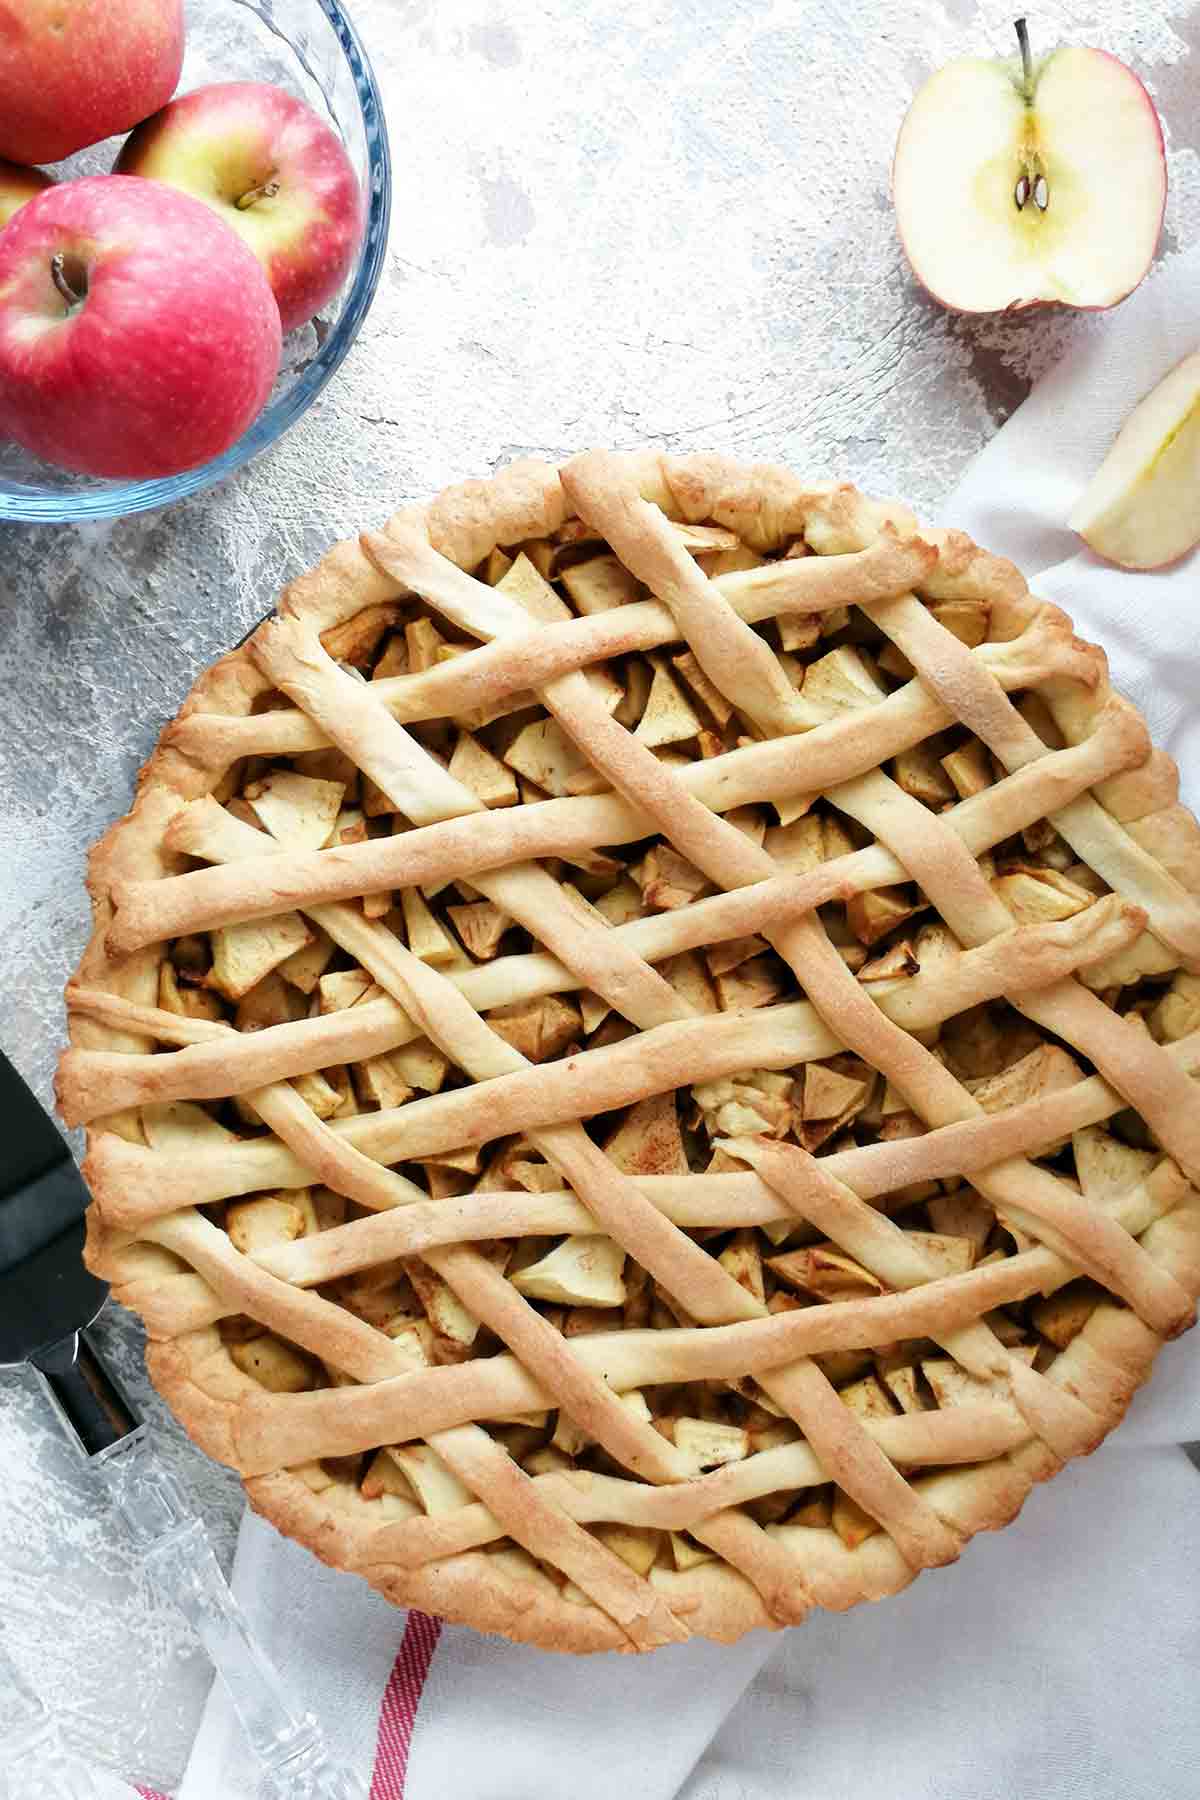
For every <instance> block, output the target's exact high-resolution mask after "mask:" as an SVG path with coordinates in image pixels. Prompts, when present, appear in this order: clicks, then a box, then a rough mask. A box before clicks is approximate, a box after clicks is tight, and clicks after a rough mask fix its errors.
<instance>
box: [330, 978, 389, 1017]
mask: <svg viewBox="0 0 1200 1800" xmlns="http://www.w3.org/2000/svg"><path fill="white" fill-rule="evenodd" d="M382 993H383V989H382V988H377V987H376V986H375V983H374V982H373V981H372V979H371V977H370V976H369V975H368V974H366V973H365V972H364V971H363V970H362V969H338V970H337V971H336V972H335V973H334V974H332V975H322V977H321V979H320V981H318V983H317V995H318V1000H317V1005H318V1007H319V1009H320V1011H321V1012H323V1013H331V1012H342V1011H344V1010H345V1008H346V1007H348V1006H357V1005H358V1003H359V1001H360V1000H365V999H367V998H376V997H378V996H379V995H380V994H382Z"/></svg>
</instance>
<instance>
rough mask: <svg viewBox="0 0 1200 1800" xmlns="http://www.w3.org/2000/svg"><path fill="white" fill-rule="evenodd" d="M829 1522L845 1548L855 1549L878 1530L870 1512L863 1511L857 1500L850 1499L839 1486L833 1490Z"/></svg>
mask: <svg viewBox="0 0 1200 1800" xmlns="http://www.w3.org/2000/svg"><path fill="white" fill-rule="evenodd" d="M829 1522H830V1524H831V1525H832V1526H833V1529H834V1530H835V1531H836V1532H837V1534H838V1536H839V1537H840V1538H841V1540H842V1542H843V1544H845V1546H846V1548H847V1550H857V1549H858V1546H859V1545H860V1544H865V1543H866V1541H867V1539H868V1538H869V1537H874V1536H875V1533H876V1532H877V1531H878V1530H879V1525H878V1523H877V1521H876V1520H875V1519H873V1518H872V1517H871V1515H870V1513H869V1512H864V1511H863V1509H862V1507H861V1506H860V1505H859V1504H858V1502H857V1500H852V1499H851V1498H850V1496H849V1494H846V1493H843V1492H842V1489H841V1488H834V1490H833V1511H832V1514H831V1515H830V1520H829Z"/></svg>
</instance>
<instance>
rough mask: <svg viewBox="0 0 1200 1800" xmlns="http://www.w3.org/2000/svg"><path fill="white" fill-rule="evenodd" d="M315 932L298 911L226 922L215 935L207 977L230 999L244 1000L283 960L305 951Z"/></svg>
mask: <svg viewBox="0 0 1200 1800" xmlns="http://www.w3.org/2000/svg"><path fill="white" fill-rule="evenodd" d="M313 937H314V933H313V931H312V929H311V928H310V927H309V926H308V925H307V924H306V923H305V922H304V920H303V919H302V918H301V917H300V914H299V913H297V912H286V913H276V914H275V915H274V916H273V917H272V918H267V919H250V920H248V921H247V922H246V923H244V924H241V925H222V926H221V927H220V929H219V930H217V931H214V932H213V934H212V955H213V961H212V968H211V969H210V970H209V972H208V974H207V976H206V977H205V983H206V985H207V986H208V987H211V988H216V990H217V991H218V993H221V994H224V996H225V998H226V999H227V1000H240V999H241V998H242V995H243V994H248V993H249V992H250V989H251V988H252V987H255V986H257V984H258V983H259V982H260V981H261V980H262V979H263V977H264V975H269V974H270V973H271V971H272V969H277V968H278V967H279V965H280V963H283V962H286V961H287V959H288V957H289V956H294V955H295V954H296V952H297V950H303V949H304V948H305V946H306V945H308V944H311V943H312V941H313Z"/></svg>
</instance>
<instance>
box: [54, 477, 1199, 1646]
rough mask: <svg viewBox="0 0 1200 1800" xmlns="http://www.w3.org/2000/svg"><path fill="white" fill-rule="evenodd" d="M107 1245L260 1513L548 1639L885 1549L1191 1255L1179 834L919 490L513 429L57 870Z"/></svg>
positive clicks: (649, 1619)
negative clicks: (571, 452)
mask: <svg viewBox="0 0 1200 1800" xmlns="http://www.w3.org/2000/svg"><path fill="white" fill-rule="evenodd" d="M89 886H90V891H91V895H92V900H93V905H94V915H95V930H94V935H93V937H92V940H91V943H90V944H89V946H88V949H87V951H86V954H85V955H84V958H83V961H82V963H81V965H80V968H79V970H78V972H77V974H76V976H75V978H74V980H73V981H72V983H71V985H70V987H69V989H68V1000H69V1008H70V1021H71V1044H72V1047H71V1048H70V1049H69V1050H67V1052H66V1053H65V1054H64V1056H63V1059H62V1064H61V1068H60V1075H59V1097H60V1104H61V1107H62V1111H63V1114H64V1116H65V1118H66V1119H67V1120H68V1122H70V1123H73V1124H81V1123H82V1124H86V1125H87V1127H88V1155H87V1161H86V1165H85V1170H86V1173H87V1176H88V1179H89V1181H90V1184H91V1188H92V1192H93V1195H94V1204H93V1206H92V1208H91V1211H90V1215H89V1221H90V1224H89V1240H88V1242H89V1249H88V1255H89V1260H90V1263H91V1265H92V1267H93V1268H94V1269H95V1270H96V1271H97V1272H98V1273H100V1274H102V1275H103V1276H105V1277H106V1278H107V1279H108V1280H109V1281H111V1282H112V1284H113V1286H114V1289H115V1292H116V1294H117V1297H118V1298H119V1299H120V1300H121V1301H122V1302H124V1303H125V1304H126V1305H127V1306H130V1307H132V1308H134V1309H135V1310H136V1311H137V1312H139V1313H140V1314H141V1315H142V1317H143V1319H144V1320H145V1322H146V1326H147V1330H148V1334H149V1347H148V1351H147V1360H148V1364H149V1368H150V1372H151V1375H152V1377H153V1379H154V1381H155V1383H156V1384H157V1386H158V1387H159V1389H160V1390H161V1392H162V1393H163V1394H164V1395H165V1396H166V1398H167V1400H168V1401H169V1402H170V1404H171V1406H172V1407H173V1409H174V1410H175V1412H176V1413H177V1414H178V1416H179V1418H180V1419H181V1420H182V1421H183V1422H184V1424H185V1425H186V1427H187V1428H188V1430H189V1431H190V1433H191V1434H192V1436H193V1437H194V1438H195V1439H196V1441H197V1442H198V1443H199V1444H201V1445H202V1446H203V1447H204V1448H205V1449H206V1450H207V1451H208V1452H209V1453H210V1454H211V1455H213V1456H215V1457H217V1458H219V1459H220V1460H221V1461H223V1462H225V1463H227V1464H229V1465H230V1466H231V1467H233V1468H234V1469H236V1470H238V1471H239V1472H240V1474H241V1475H242V1477H243V1479H244V1481H245V1485H246V1490H247V1493H248V1495H249V1497H250V1500H251V1503H252V1504H253V1505H254V1506H255V1507H256V1508H257V1509H258V1510H259V1511H260V1512H261V1513H263V1514H264V1515H265V1516H266V1517H267V1518H269V1519H270V1520H272V1521H273V1522H274V1523H275V1524H276V1526H277V1527H278V1528H279V1529H280V1530H281V1531H283V1532H285V1533H287V1534H289V1535H291V1536H292V1537H294V1538H296V1539H298V1540H299V1541H300V1542H302V1543H304V1544H306V1545H308V1546H309V1547H310V1548H311V1549H312V1550H313V1551H315V1552H316V1554H317V1555H318V1556H320V1557H322V1558H323V1559H324V1560H325V1561H327V1562H329V1563H332V1564H334V1565H337V1566H339V1567H341V1568H344V1569H350V1570H355V1571H357V1572H358V1573H360V1574H361V1575H363V1576H365V1577H366V1578H367V1580H369V1581H370V1582H371V1583H372V1584H373V1585H374V1586H375V1587H377V1588H378V1589H379V1590H380V1591H381V1592H382V1593H384V1594H385V1595H387V1596H388V1597H389V1598H390V1599H392V1600H395V1601H397V1602H402V1603H405V1604H411V1605H417V1606H421V1607H424V1608H426V1609H427V1610H429V1611H432V1612H436V1613H440V1614H442V1615H444V1616H446V1617H448V1618H452V1619H457V1620H461V1621H465V1622H468V1623H470V1624H473V1625H475V1626H477V1627H479V1628H480V1629H483V1630H488V1631H495V1632H502V1633H504V1634H506V1635H508V1636H509V1637H512V1638H516V1639H523V1640H526V1641H529V1642H533V1643H537V1644H541V1645H544V1646H547V1647H552V1648H556V1649H563V1650H572V1651H593V1650H602V1649H619V1650H649V1649H653V1648H655V1647H657V1646H660V1645H663V1644H667V1643H672V1642H678V1641H681V1640H683V1639H685V1638H686V1637H688V1636H690V1635H706V1636H709V1637H713V1638H717V1639H722V1640H731V1639H734V1638H736V1637H738V1636H739V1635H741V1634H742V1633H743V1632H745V1631H747V1630H749V1629H751V1628H753V1627H756V1626H782V1625H786V1624H791V1623H795V1622H798V1621H800V1620H801V1619H803V1618H804V1616H805V1614H806V1613H807V1612H808V1611H809V1610H810V1609H811V1608H812V1607H813V1606H822V1607H829V1608H835V1609H843V1608H846V1607H849V1606H851V1605H853V1604H855V1603H856V1602H857V1601H859V1600H863V1599H877V1598H880V1597H882V1596H883V1595H886V1594H889V1593H893V1592H895V1591H897V1590H899V1589H901V1588H903V1587H904V1586H905V1585H906V1584H907V1583H908V1582H909V1581H911V1580H912V1578H913V1577H914V1575H916V1574H917V1573H918V1572H919V1571H920V1570H922V1569H924V1568H928V1567H932V1566H938V1565H942V1564H946V1563H949V1562H951V1561H953V1560H954V1559H955V1558H956V1557H957V1556H958V1554H959V1553H960V1551H961V1549H962V1548H963V1546H964V1544H965V1543H966V1542H967V1540H968V1539H969V1538H970V1537H971V1536H972V1535H973V1534H974V1533H975V1532H976V1531H980V1530H992V1529H996V1528H998V1527H1000V1526H1003V1525H1005V1524H1006V1523H1008V1522H1009V1521H1010V1520H1011V1519H1012V1518H1013V1517H1014V1515H1015V1514H1016V1513H1017V1511H1018V1510H1019V1508H1020V1506H1021V1504H1022V1502H1023V1500H1024V1498H1025V1496H1026V1494H1027V1493H1028V1492H1029V1489H1030V1487H1031V1485H1032V1483H1033V1482H1035V1481H1041V1480H1044V1479H1046V1478H1048V1477H1049V1476H1051V1475H1053V1474H1054V1473H1056V1472H1057V1470H1058V1469H1059V1468H1061V1467H1062V1465H1063V1463H1064V1462H1066V1461H1067V1460H1068V1459H1069V1458H1071V1457H1073V1456H1076V1455H1079V1454H1084V1453H1086V1452H1088V1451H1090V1450H1091V1449H1093V1448H1094V1447H1095V1446H1096V1445H1097V1444H1098V1443H1099V1442H1100V1441H1101V1440H1102V1439H1103V1437H1104V1436H1105V1435H1106V1433H1107V1432H1108V1431H1109V1430H1110V1429H1111V1428H1112V1427H1113V1426H1114V1425H1115V1424H1116V1423H1117V1422H1118V1420H1119V1419H1120V1417H1121V1416H1122V1413H1123V1412H1124V1410H1125V1407H1126V1405H1127V1403H1128V1401H1129V1399H1130V1396H1131V1395H1132V1393H1133V1392H1134V1391H1135V1389H1136V1388H1137V1387H1138V1385H1139V1384H1140V1383H1141V1382H1142V1381H1143V1380H1144V1379H1145V1378H1146V1376H1147V1375H1148V1373H1149V1370H1150V1367H1151V1364H1152V1362H1153V1360H1154V1357H1155V1354H1156V1353H1157V1351H1158V1349H1159V1348H1160V1346H1161V1345H1162V1343H1163V1342H1164V1340H1165V1339H1167V1338H1170V1337H1172V1336H1175V1335H1176V1334H1178V1333H1179V1332H1181V1331H1183V1330H1184V1329H1185V1328H1186V1327H1187V1326H1189V1325H1190V1324H1191V1323H1192V1322H1193V1319H1194V1316H1195V1306H1194V1302H1195V1299H1196V1296H1197V1293H1198V1292H1200V1200H1198V1198H1197V1194H1196V1192H1195V1190H1194V1189H1193V1187H1192V1185H1191V1183H1192V1181H1193V1180H1195V1179H1196V1178H1197V1177H1198V1176H1200V1113H1198V1109H1197V1108H1196V1106H1195V1105H1194V1103H1193V1102H1194V1095H1195V1089H1194V1087H1193V1085H1192V1082H1191V1079H1190V1077H1191V1076H1192V1074H1193V1072H1194V1071H1195V1070H1196V1069H1197V1068H1200V975H1198V974H1197V971H1198V970H1200V903H1198V901H1197V898H1196V896H1197V894H1198V893H1200V830H1198V828H1197V825H1196V822H1195V821H1194V820H1193V818H1192V817H1191V815H1190V814H1189V813H1187V812H1186V811H1185V810H1184V809H1183V808H1182V807H1181V806H1180V805H1179V804H1178V801H1177V778H1176V772H1175V769H1174V765H1173V764H1172V763H1171V761H1170V760H1169V758H1168V757H1166V756H1165V755H1164V754H1162V753H1161V752H1159V751H1156V750H1154V749H1152V747H1151V745H1150V742H1149V738H1148V734H1147V731H1146V728H1145V725H1144V723H1143V721H1142V719H1141V718H1140V716H1139V714H1138V713H1137V712H1136V711H1135V710H1134V708H1132V707H1131V706H1130V705H1129V704H1128V702H1127V701H1125V700H1123V699H1122V698H1120V697H1119V696H1118V695H1117V694H1115V693H1114V692H1113V691H1112V689H1111V688H1110V686H1109V684H1108V680H1107V674H1106V667H1105V661H1104V657H1103V654H1102V653H1101V652H1100V651H1099V650H1098V649H1096V648H1095V647H1094V646H1092V645H1089V644H1086V643H1082V642H1080V641H1079V640H1078V639H1076V638H1075V637H1074V636H1073V635H1072V630H1071V624H1070V621H1069V619H1068V618H1067V617H1066V616H1065V614H1063V613H1062V612H1061V611H1059V610H1058V609H1057V608H1055V607H1053V606H1049V605H1047V604H1045V603H1043V602H1041V601H1039V600H1037V599H1036V598H1034V597H1033V596H1031V595H1030V593H1029V592H1028V590H1027V588H1026V585H1025V582H1024V580H1023V579H1022V577H1021V576H1020V574H1019V573H1018V571H1017V570H1016V569H1015V568H1014V567H1013V566H1012V565H1011V564H1010V563H1007V562H1004V561H1001V560H1000V559H998V558H996V557H994V556H991V555H989V554H988V553H987V552H986V551H985V550H982V549H979V548H977V547H976V546H975V545H974V544H972V543H971V542H970V541H969V540H968V539H966V538H965V537H964V536H963V535H962V534H960V533H956V532H946V531H934V530H929V529H927V528H925V527H919V526H918V525H917V522H916V520H915V519H914V518H913V516H912V515H911V514H910V513H909V512H908V511H907V510H906V509H904V508H903V507H901V506H899V505H895V504H890V503H888V504H882V503H878V502H873V501H870V500H867V499H865V498H864V497H863V496H861V495H860V494H858V493H857V492H856V491H855V490H853V489H852V488H849V487H846V486H836V485H830V486H814V485H810V484H805V483H803V482H801V481H800V480H798V479H797V478H796V477H795V476H793V475H792V474H790V473H789V472H788V471H786V470H784V469H781V468H777V467H768V466H763V467H745V466H741V465H738V464H735V463H732V462H730V461H727V460H726V459H724V458H721V457H717V456H689V457H683V458H678V459H676V458H670V457H665V456H662V455H660V454H658V453H657V452H645V453H632V454H620V455H618V454H614V453H608V452H591V453H588V454H586V455H583V456H580V457H577V458H575V459H574V460H572V461H570V462H568V463H567V464H566V465H565V466H564V467H563V468H562V469H561V470H555V469H553V468H551V467H548V466H545V465H542V464H538V463H532V462H521V463H517V464H514V465H513V466H512V467H511V468H509V469H507V470H506V471H504V472H503V473H501V474H500V475H498V476H496V477H495V478H494V479H492V480H490V481H486V482H474V483H468V484H466V485H464V486H461V487H457V488H452V489H450V490H448V491H447V492H446V493H444V494H442V495H441V496H440V497H439V498H438V499H436V500H434V501H433V502H432V503H431V504H429V505H427V506H418V507H412V508H408V509H405V510H403V511H401V512H399V513H398V514H396V515H395V516H394V517H393V518H392V519H391V520H389V522H388V524H387V526H386V527H385V529H384V530H383V531H381V532H375V533H367V534H365V535H364V536H363V538H362V539H361V540H360V541H358V542H348V543H343V544H340V545H338V546H337V547H335V548H334V549H333V550H331V551H330V552H329V554H328V555H327V556H326V557H325V558H324V559H323V561H322V562H320V563H319V564H318V565H317V567H316V568H315V569H314V570H312V572H311V573H309V574H307V575H305V576H302V577H301V578H300V579H299V580H298V581H295V582H293V583H292V584H291V586H290V587H289V588H287V589H286V590H285V592H284V594H283V596H282V598H281V601H280V605H279V609H278V612H277V613H276V615H275V616H274V617H273V618H271V619H270V620H268V621H267V622H266V623H265V624H264V625H262V626H261V627H260V628H259V630H258V631H257V632H256V633H255V634H254V635H253V637H252V638H251V639H250V640H249V641H248V642H247V643H246V644H245V645H244V646H243V647H242V648H240V649H238V650H237V651H235V652H234V653H233V654H231V655H229V656H227V657H225V658H224V659H223V660H221V661H220V662H218V663H217V664H216V665H215V666H214V667H213V668H212V669H210V670H209V671H208V672H207V673H206V674H205V675H203V676H202V677H201V679H200V680H199V682H198V683H197V685H196V687H195V688H194V689H193V691H192V694H191V696H190V698H189V699H188V700H187V702H186V703H185V705H184V706H183V708H182V710H181V712H180V714H179V716H178V718H177V719H176V720H175V721H174V722H173V723H172V724H171V725H170V726H169V727H168V728H167V730H166V732H165V733H164V734H163V737H162V740H161V742H160V744H159V746H158V749H157V750H156V752H155V754H154V756H153V758H152V759H151V761H150V763H149V764H148V766H147V768H146V769H145V770H144V771H143V774H142V777H141V781H140V783H139V787H138V793H137V799H136V803H135V805H134V807H133V810H132V812H131V813H130V814H129V816H128V817H127V818H125V819H124V820H122V821H121V822H120V823H119V824H118V825H116V826H115V827H114V828H113V829H112V830H111V831H110V832H109V833H108V835H107V836H106V837H105V838H104V839H103V841H102V842H101V843H100V844H99V845H98V846H97V848H96V849H95V850H94V852H93V854H92V859H91V866H90V881H89Z"/></svg>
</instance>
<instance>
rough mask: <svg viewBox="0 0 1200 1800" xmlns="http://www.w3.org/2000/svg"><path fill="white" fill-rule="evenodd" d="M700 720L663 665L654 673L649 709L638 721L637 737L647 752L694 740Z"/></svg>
mask: <svg viewBox="0 0 1200 1800" xmlns="http://www.w3.org/2000/svg"><path fill="white" fill-rule="evenodd" d="M699 730H700V720H699V719H698V718H697V716H696V714H695V712H694V711H693V709H692V706H691V704H690V702H689V701H688V700H687V699H686V697H685V696H684V694H683V691H682V689H681V688H679V687H678V686H677V685H676V683H675V682H674V680H673V679H672V677H671V676H670V674H669V673H668V672H667V670H666V668H665V667H664V666H663V665H662V664H661V663H660V664H659V665H658V666H657V667H656V668H655V670H654V679H653V681H652V682H651V683H650V694H649V697H648V698H647V701H646V709H645V711H644V712H643V714H642V716H641V719H640V720H639V721H638V725H637V729H636V730H635V732H634V734H633V735H634V737H635V738H636V739H637V741H638V743H640V744H644V745H645V746H646V748H647V749H648V750H654V749H657V748H658V747H659V746H660V745H662V744H681V743H684V742H685V741H686V740H687V739H688V738H694V737H695V736H696V735H697V733H698V732H699Z"/></svg>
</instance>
